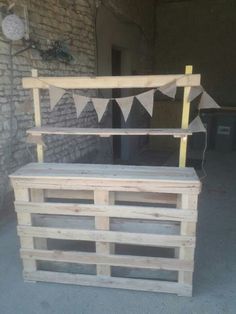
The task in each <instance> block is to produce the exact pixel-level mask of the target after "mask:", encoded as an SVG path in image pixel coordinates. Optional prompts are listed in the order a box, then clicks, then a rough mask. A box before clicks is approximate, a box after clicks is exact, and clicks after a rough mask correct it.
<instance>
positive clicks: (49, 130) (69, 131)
mask: <svg viewBox="0 0 236 314" xmlns="http://www.w3.org/2000/svg"><path fill="white" fill-rule="evenodd" d="M27 133H28V134H31V135H41V134H51V135H96V136H101V137H109V136H113V135H130V136H135V135H136V136H140V135H152V136H153V135H159V136H164V135H166V136H174V137H185V136H188V135H192V133H191V131H190V130H188V129H100V128H61V127H41V128H38V127H36V128H32V129H30V130H27Z"/></svg>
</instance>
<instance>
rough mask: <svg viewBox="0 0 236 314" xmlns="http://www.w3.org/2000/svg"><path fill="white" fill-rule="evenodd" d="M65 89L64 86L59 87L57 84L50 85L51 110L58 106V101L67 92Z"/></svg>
mask: <svg viewBox="0 0 236 314" xmlns="http://www.w3.org/2000/svg"><path fill="white" fill-rule="evenodd" d="M65 92H66V91H65V90H64V89H62V88H58V87H55V86H49V96H50V107H51V110H53V108H54V107H55V106H56V104H57V103H58V101H59V100H60V99H61V98H62V96H63V95H64V94H65Z"/></svg>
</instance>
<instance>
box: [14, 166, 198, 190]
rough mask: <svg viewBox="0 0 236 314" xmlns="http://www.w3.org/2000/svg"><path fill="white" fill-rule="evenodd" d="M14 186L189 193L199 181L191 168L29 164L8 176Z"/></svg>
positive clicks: (195, 187)
mask: <svg viewBox="0 0 236 314" xmlns="http://www.w3.org/2000/svg"><path fill="white" fill-rule="evenodd" d="M147 168H148V167H147ZM10 177H11V180H12V184H13V186H16V187H20V186H23V187H29V188H35V189H57V190H58V189H59V190H61V189H64V190H66V189H68V190H96V189H102V190H106V191H115V192H117V191H120V192H121V191H123V192H140V191H142V192H158V193H170V192H171V193H176V194H179V193H187V194H189V193H192V194H196V193H199V192H200V188H201V183H200V181H199V179H198V178H197V176H196V173H195V171H194V170H193V169H187V168H185V169H179V168H169V169H167V168H166V169H162V167H150V169H149V170H146V169H141V170H140V169H139V167H138V166H136V167H131V168H129V166H126V167H123V168H121V167H116V166H111V167H106V166H104V167H103V165H96V167H90V166H87V165H78V164H73V165H68V164H57V165H56V164H52V163H51V164H43V165H40V164H37V163H36V164H35V163H32V164H29V165H27V166H25V167H23V168H21V169H19V170H18V171H16V172H15V173H14V174H12V175H11V176H10Z"/></svg>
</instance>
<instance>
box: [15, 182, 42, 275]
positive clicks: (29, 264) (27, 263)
mask: <svg viewBox="0 0 236 314" xmlns="http://www.w3.org/2000/svg"><path fill="white" fill-rule="evenodd" d="M14 193H15V200H16V201H24V202H29V201H30V195H29V189H24V188H17V187H14ZM17 219H18V225H19V226H31V225H32V217H31V214H27V213H18V214H17ZM20 243H21V248H22V249H34V239H33V238H31V237H22V236H21V237H20ZM23 269H24V272H26V273H30V272H33V271H36V269H37V265H36V261H34V260H29V259H23Z"/></svg>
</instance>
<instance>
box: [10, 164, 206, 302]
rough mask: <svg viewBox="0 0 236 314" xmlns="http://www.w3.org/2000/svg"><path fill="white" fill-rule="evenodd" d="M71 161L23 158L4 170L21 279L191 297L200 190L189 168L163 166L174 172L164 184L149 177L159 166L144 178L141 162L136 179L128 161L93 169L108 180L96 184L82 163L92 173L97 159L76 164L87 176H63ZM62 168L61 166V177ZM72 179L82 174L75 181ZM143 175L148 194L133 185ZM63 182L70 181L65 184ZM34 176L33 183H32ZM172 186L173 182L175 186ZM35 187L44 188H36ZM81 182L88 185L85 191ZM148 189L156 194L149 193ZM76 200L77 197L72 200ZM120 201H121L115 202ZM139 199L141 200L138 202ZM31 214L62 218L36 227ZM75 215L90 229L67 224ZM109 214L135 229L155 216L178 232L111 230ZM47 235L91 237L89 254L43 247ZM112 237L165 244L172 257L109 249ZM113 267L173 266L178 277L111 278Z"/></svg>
mask: <svg viewBox="0 0 236 314" xmlns="http://www.w3.org/2000/svg"><path fill="white" fill-rule="evenodd" d="M49 166H50V167H51V170H50V171H49V170H48V169H49V168H48V167H49ZM76 167H77V165H67V168H66V167H62V166H60V165H54V164H41V165H40V164H30V165H28V166H26V167H25V169H20V170H19V171H18V172H16V173H15V174H13V175H12V176H11V180H12V183H13V185H14V190H15V196H16V201H15V208H16V212H17V216H18V228H17V230H18V235H19V236H20V239H21V258H22V260H23V267H24V278H25V280H26V281H48V282H59V283H71V284H79V285H91V286H102V287H112V288H124V289H134V290H144V291H153V292H168V293H175V294H178V295H182V296H191V295H192V276H193V270H194V267H193V266H194V249H195V241H196V239H195V227H196V223H197V197H198V193H199V191H200V183H199V181H198V180H197V179H196V176H195V175H194V171H193V170H192V171H191V170H190V169H188V168H185V169H180V168H173V169H170V168H168V169H169V170H168V171H167V170H166V172H169V173H170V174H171V173H176V177H174V176H173V175H172V177H171V176H170V175H168V174H166V176H165V178H164V181H167V182H166V184H165V187H164V190H163V187H162V186H160V184H159V182H158V180H156V179H155V178H153V177H151V172H153V171H155V172H156V173H158V172H159V173H160V174H162V175H163V173H164V172H165V171H164V172H163V169H162V167H150V174H149V176H150V177H149V179H147V178H146V176H145V175H144V174H143V177H142V175H141V173H144V172H143V170H144V169H146V168H147V167H143V168H142V167H140V169H139V171H137V172H138V173H137V178H139V182H138V183H137V182H136V181H135V180H136V179H135V178H133V173H135V169H136V167H131V169H130V167H129V166H106V168H105V169H106V170H104V174H100V176H101V177H103V180H106V178H109V181H111V182H110V184H109V185H106V184H104V185H103V184H102V183H101V179H100V178H99V175H97V179H96V180H95V181H94V179H93V178H89V177H88V176H87V173H86V167H87V171H88V173H89V171H91V168H93V169H94V173H96V169H97V171H98V169H99V168H100V167H101V165H97V166H95V165H82V166H81V165H78V167H80V171H81V173H82V170H81V169H84V170H83V174H82V175H83V176H85V177H86V180H87V181H86V180H85V179H84V180H83V179H82V177H81V176H79V175H78V178H77V175H76V176H73V177H71V178H70V179H71V180H69V177H68V169H70V170H71V171H72V172H75V169H76ZM60 168H61V170H60ZM148 168H149V167H148ZM33 169H35V170H33ZM37 169H38V171H37ZM43 169H44V172H43ZM73 169H74V171H73ZM127 169H128V170H127ZM60 171H62V172H60ZM106 171H107V172H109V173H111V172H112V171H113V173H112V174H114V176H113V177H115V179H114V178H113V179H111V177H109V176H108V174H107V173H106ZM128 171H130V172H129V173H128V174H127V178H126V179H125V178H124V177H123V176H122V175H121V177H122V180H123V184H119V185H116V184H113V183H115V181H116V180H117V174H118V173H120V174H122V173H127V172H128ZM33 172H35V173H39V175H38V176H37V175H35V174H34V175H32V176H29V175H28V173H33ZM61 173H64V176H63V177H62V175H61ZM160 174H159V176H160ZM191 174H192V177H191ZM144 177H145V178H144ZM168 177H169V181H168ZM181 177H186V178H187V179H186V180H185V182H184V185H183V182H181V180H180V179H179V178H181ZM58 178H59V179H58ZM78 180H81V186H79V187H78V184H77V183H78ZM144 180H146V181H147V182H146V183H147V184H149V186H151V188H150V190H151V191H152V193H150V192H145V193H143V194H141V195H140V193H139V192H138V191H139V190H140V186H143V184H144V183H143V182H144ZM150 180H151V181H150ZM66 181H67V182H69V183H68V184H66ZM49 182H50V184H49ZM132 182H136V183H137V184H136V187H134V186H133V185H132V184H131V183H132ZM34 183H36V184H37V188H36V185H34ZM173 186H175V189H174V190H173ZM42 187H45V189H44V190H43V189H42ZM85 189H88V191H86V192H85ZM130 190H131V191H130ZM72 191H74V193H72ZM135 191H136V192H135ZM163 191H164V193H163ZM122 193H123V194H122ZM149 193H150V196H151V197H150V199H149V197H148V195H149ZM152 194H154V195H155V198H154V199H153V198H152ZM171 194H174V195H176V198H175V197H170V195H171ZM53 196H56V197H57V201H56V202H55V201H54V200H53V199H52V198H51V199H50V197H53ZM122 196H123V197H122ZM135 196H137V199H136V197H135ZM48 197H49V198H48ZM75 197H76V199H77V200H73V202H71V200H70V198H73V199H74V198H75ZM58 198H60V199H61V201H60V200H59V199H58ZM91 198H92V204H88V203H87V204H86V201H85V200H88V199H90V200H91ZM69 200H70V201H69ZM78 200H80V202H81V200H83V201H82V203H78V202H77V201H78ZM121 201H122V205H121V204H120V202H121ZM124 201H126V204H124ZM132 202H136V204H135V205H134V204H133V203H132ZM139 202H142V203H143V204H145V205H139V204H138V203H139ZM153 202H155V203H153ZM157 204H159V205H157ZM170 204H171V205H172V206H171V207H170ZM173 205H174V206H173ZM37 215H40V216H41V219H43V220H44V221H47V217H51V218H52V219H53V222H54V223H57V219H58V218H57V217H58V215H59V216H60V217H63V218H60V219H62V220H61V221H62V222H63V228H62V227H55V226H52V225H44V226H38V225H37V220H36V217H37ZM42 217H43V218H42ZM76 217H77V218H78V217H93V218H94V228H93V229H84V228H85V227H84V228H83V229H80V228H75V226H74V224H73V223H72V224H70V222H73V220H74V219H75V218H76ZM114 218H118V219H123V221H124V222H122V223H121V224H120V225H119V226H124V225H125V223H126V222H127V221H134V222H135V224H134V226H135V228H138V226H139V224H140V223H141V224H144V223H146V222H147V221H148V222H150V223H154V222H156V223H160V227H161V223H164V224H165V226H167V228H166V229H165V228H164V232H166V230H173V231H174V230H175V225H176V223H178V225H179V229H178V234H176V233H175V232H172V231H171V234H165V233H164V234H163V232H162V234H155V233H154V232H153V231H150V232H149V231H148V229H147V231H145V232H143V231H135V232H134V231H132V230H130V231H129V230H128V231H125V232H124V230H123V229H122V228H121V230H120V231H119V230H113V229H112V225H111V219H114ZM70 219H71V220H70ZM35 223H36V225H35ZM158 228H159V227H158ZM137 230H138V229H137ZM48 239H57V240H59V241H60V240H76V241H93V242H94V243H95V251H94V252H89V253H88V252H74V251H73V252H72V251H63V250H50V249H48V248H47V240H48ZM117 244H123V245H124V244H128V245H135V246H137V245H138V246H140V247H144V248H145V247H146V246H151V247H152V246H153V247H159V248H171V249H175V257H174V258H167V257H153V256H139V255H137V256H136V255H135V256H134V255H122V254H121V255H120V254H117V253H116V251H115V245H117ZM39 260H40V261H51V262H60V263H76V264H86V265H91V264H92V265H96V275H84V274H71V273H69V272H68V273H58V272H56V271H46V270H40V269H38V268H37V261H39ZM112 267H125V268H128V269H131V270H132V269H134V268H137V269H147V270H165V271H175V272H178V281H177V282H172V281H168V280H166V281H161V280H150V279H146V278H144V279H137V278H136V279H134V278H125V277H124V278H118V277H114V276H113V275H112Z"/></svg>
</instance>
